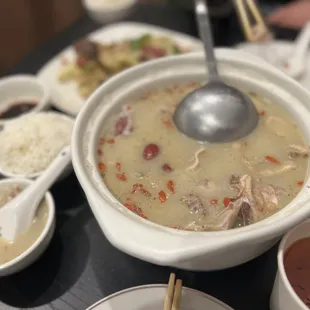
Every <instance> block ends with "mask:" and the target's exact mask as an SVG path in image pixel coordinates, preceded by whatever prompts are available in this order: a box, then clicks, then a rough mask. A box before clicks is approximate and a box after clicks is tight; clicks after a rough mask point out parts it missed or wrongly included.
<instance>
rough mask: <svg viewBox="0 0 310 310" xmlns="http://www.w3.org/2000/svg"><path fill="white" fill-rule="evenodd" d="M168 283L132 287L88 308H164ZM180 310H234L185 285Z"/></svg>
mask: <svg viewBox="0 0 310 310" xmlns="http://www.w3.org/2000/svg"><path fill="white" fill-rule="evenodd" d="M166 291H167V285H163V284H151V285H144V286H137V287H132V288H129V289H126V290H123V291H120V292H117V293H115V294H113V295H110V296H108V297H106V298H104V299H102V300H101V301H99V302H97V303H96V304H94V305H93V306H91V307H90V308H88V309H87V310H123V309H126V310H159V309H163V306H164V299H165V295H166ZM180 310H233V309H232V308H231V307H229V306H227V305H225V304H224V303H222V302H221V301H219V300H217V299H216V298H214V297H211V296H209V295H207V294H205V293H202V292H199V291H196V290H193V289H190V288H187V287H183V288H182V300H181V305H180Z"/></svg>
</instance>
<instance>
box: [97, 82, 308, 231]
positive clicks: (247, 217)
mask: <svg viewBox="0 0 310 310" xmlns="http://www.w3.org/2000/svg"><path fill="white" fill-rule="evenodd" d="M196 87H198V84H196V83H190V84H186V85H185V84H184V85H173V86H171V87H169V88H166V89H156V90H154V91H152V92H149V93H147V94H145V95H144V97H142V98H141V99H139V100H136V101H134V102H124V104H125V105H124V106H123V110H122V112H121V113H120V114H118V115H115V116H114V117H112V118H111V119H110V120H109V121H108V122H105V125H104V126H103V128H102V131H101V135H100V138H99V141H98V149H97V156H98V168H99V170H100V173H101V175H102V178H103V180H104V182H105V184H106V185H107V187H108V188H109V189H110V191H111V192H112V193H113V194H114V195H115V197H116V198H117V199H119V200H120V201H121V202H122V203H123V204H124V206H125V207H127V208H128V209H129V210H131V211H133V212H135V213H136V214H138V215H139V216H142V217H144V218H146V219H148V220H150V221H152V222H155V223H158V224H160V225H164V226H169V227H174V228H178V229H185V230H198V231H199V230H206V231H214V230H226V229H230V228H235V227H240V226H245V225H249V224H251V223H254V222H257V221H259V220H262V219H264V218H266V217H268V216H270V215H272V214H274V213H275V212H277V211H278V210H279V209H281V208H283V207H284V206H286V205H287V204H288V203H289V202H290V201H291V200H292V199H293V198H294V197H295V196H296V194H297V193H298V192H299V191H300V189H301V187H302V185H303V181H304V179H305V176H306V172H307V167H308V155H309V149H308V146H306V145H305V141H304V139H303V137H302V134H301V132H300V130H299V129H298V128H297V126H296V125H295V124H294V120H293V119H292V117H291V116H290V115H289V114H288V112H287V111H286V110H285V109H284V108H283V107H282V106H280V105H277V104H275V103H273V102H270V101H269V100H267V99H264V98H262V97H260V96H258V95H256V94H253V93H250V96H251V98H252V100H253V101H254V103H255V105H256V107H257V110H258V112H259V114H260V120H259V124H258V127H257V129H256V130H255V131H254V132H253V133H251V134H250V135H249V136H247V137H246V138H244V139H242V140H239V141H236V142H233V143H226V144H208V143H205V144H201V143H198V142H196V141H195V140H192V139H190V138H188V137H186V136H184V135H183V134H181V133H180V132H179V131H178V130H177V129H176V128H175V127H174V125H173V123H172V120H171V117H172V114H173V111H174V109H175V107H176V105H177V104H178V103H179V102H180V101H181V100H182V99H183V98H184V96H185V95H186V94H187V93H189V92H190V91H191V90H193V89H194V88H196Z"/></svg>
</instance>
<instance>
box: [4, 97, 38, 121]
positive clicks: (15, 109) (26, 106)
mask: <svg viewBox="0 0 310 310" xmlns="http://www.w3.org/2000/svg"><path fill="white" fill-rule="evenodd" d="M36 105H37V103H36V102H34V101H20V102H15V103H12V104H10V105H9V107H8V108H6V109H5V110H3V111H0V119H10V118H14V117H17V116H20V115H22V114H25V113H27V112H29V111H31V110H32V109H34V108H35V107H36Z"/></svg>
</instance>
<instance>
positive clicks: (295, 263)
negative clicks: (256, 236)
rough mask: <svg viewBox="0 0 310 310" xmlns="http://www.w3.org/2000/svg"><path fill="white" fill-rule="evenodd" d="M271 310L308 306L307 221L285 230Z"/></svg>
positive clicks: (309, 258)
mask: <svg viewBox="0 0 310 310" xmlns="http://www.w3.org/2000/svg"><path fill="white" fill-rule="evenodd" d="M270 309H271V310H291V309H294V310H307V309H310V220H307V221H306V222H304V223H302V224H300V225H299V226H297V227H296V228H294V229H293V230H292V231H290V232H289V233H287V234H286V235H285V236H284V238H283V239H282V241H281V244H280V246H279V250H278V273H277V276H276V280H275V284H274V287H273V291H272V294H271V298H270Z"/></svg>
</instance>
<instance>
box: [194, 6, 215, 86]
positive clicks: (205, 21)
mask: <svg viewBox="0 0 310 310" xmlns="http://www.w3.org/2000/svg"><path fill="white" fill-rule="evenodd" d="M195 11H196V18H197V24H198V28H199V34H200V38H201V40H202V41H203V44H204V49H205V55H206V58H207V59H206V61H207V66H208V72H209V81H210V82H211V81H218V80H219V79H220V78H219V74H218V71H217V62H216V59H215V55H214V44H213V37H212V30H211V24H210V17H209V12H208V7H207V5H206V2H205V0H195Z"/></svg>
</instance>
